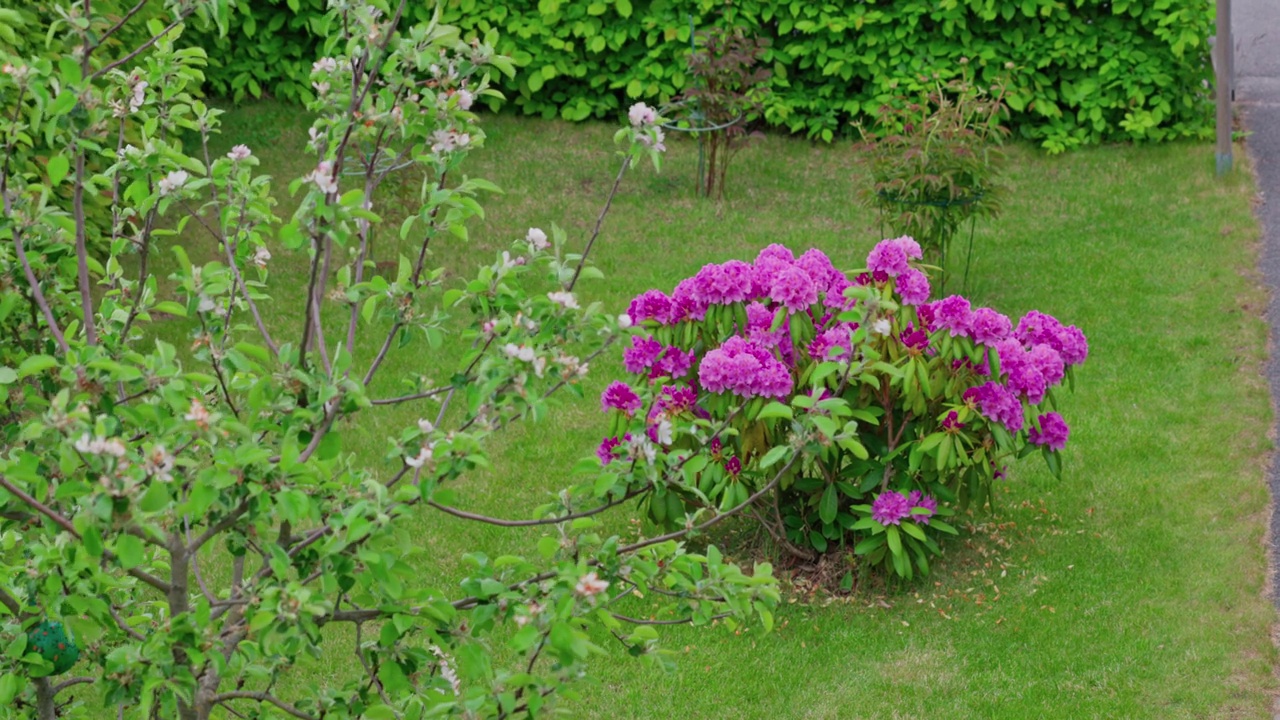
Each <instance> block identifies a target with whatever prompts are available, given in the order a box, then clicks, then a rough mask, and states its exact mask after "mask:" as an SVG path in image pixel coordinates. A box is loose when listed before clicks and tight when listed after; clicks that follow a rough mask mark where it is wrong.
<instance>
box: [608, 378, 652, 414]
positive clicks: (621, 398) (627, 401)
mask: <svg viewBox="0 0 1280 720" xmlns="http://www.w3.org/2000/svg"><path fill="white" fill-rule="evenodd" d="M600 405H601V406H602V407H603V408H604V410H605V412H608V411H609V409H610V408H612V409H614V410H621V411H622V412H624V413H626V414H627V415H635V414H636V411H637V410H639V409H640V408H641V407H642V406H643V405H644V403H643V402H642V401H641V400H640V396H639V395H636V391H635V390H632V389H631V386H630V385H628V384H626V383H624V382H622V381H621V380H615V381H613V383H612V384H610V385H609V387H607V388H605V391H604V392H603V393H601V395H600Z"/></svg>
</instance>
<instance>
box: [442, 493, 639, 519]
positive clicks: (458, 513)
mask: <svg viewBox="0 0 1280 720" xmlns="http://www.w3.org/2000/svg"><path fill="white" fill-rule="evenodd" d="M651 487H652V486H651V485H645V486H643V487H640V488H636V489H633V490H630V491H628V492H627V493H626V494H625V495H623V496H622V497H620V498H618V499H617V500H611V501H610V502H607V503H605V504H604V505H600V506H598V507H594V508H592V509H590V510H583V511H582V512H576V513H572V514H569V515H556V516H555V517H548V518H541V519H536V520H504V519H502V518H496V517H489V516H487V515H478V514H476V513H472V512H467V511H466V510H459V509H458V508H455V507H449V506H448V505H441V504H440V503H437V502H436V501H434V500H428V501H427V505H428V506H429V507H432V508H435V509H436V510H439V511H440V512H443V513H445V514H446V515H452V516H454V517H457V518H462V519H463V520H475V521H477V522H482V523H487V524H489V525H497V526H498V527H533V526H536V525H559V524H560V523H563V522H568V521H570V520H577V519H578V518H584V517H591V516H592V515H599V514H600V513H602V512H604V511H605V510H609V509H610V508H615V507H617V506H619V505H621V504H623V503H625V502H627V501H628V500H631V499H632V498H635V497H637V496H639V495H642V494H644V493H646V492H648V491H649V489H650V488H651Z"/></svg>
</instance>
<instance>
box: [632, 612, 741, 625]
mask: <svg viewBox="0 0 1280 720" xmlns="http://www.w3.org/2000/svg"><path fill="white" fill-rule="evenodd" d="M609 614H610V615H612V616H613V617H614V618H615V619H617V620H621V621H622V622H628V623H631V624H632V625H684V624H686V623H691V622H693V618H691V617H687V618H680V619H679V620H643V619H641V618H633V617H628V616H626V615H619V614H618V613H609ZM732 614H733V613H719V614H717V615H712V616H711V618H710V619H711V620H719V619H721V618H727V617H729V616H730V615H732Z"/></svg>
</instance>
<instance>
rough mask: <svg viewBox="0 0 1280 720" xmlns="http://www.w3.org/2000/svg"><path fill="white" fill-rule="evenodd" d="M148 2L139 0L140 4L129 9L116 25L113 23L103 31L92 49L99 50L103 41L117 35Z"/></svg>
mask: <svg viewBox="0 0 1280 720" xmlns="http://www.w3.org/2000/svg"><path fill="white" fill-rule="evenodd" d="M146 4H147V0H138V4H137V5H134V6H133V8H132V9H131V10H129V12H127V13H125V15H124V17H122V18H120V21H119V22H117V23H116V24H115V25H112V26H111V28H110V29H108V30H107V31H106V32H104V33H102V35H101V36H100V37H99V38H98V42H96V43H94V45H93V48H92V49H94V50H97V49H98V48H100V47H102V44H103V43H105V42H106V41H107V40H108V39H110V37H111V36H112V35H115V34H116V32H117V31H118V30H119V29H120V28H122V27H124V25H125V23H127V22H129V20H130V19H132V18H133V16H134V15H137V14H138V11H140V10H142V8H143V7H145V6H146Z"/></svg>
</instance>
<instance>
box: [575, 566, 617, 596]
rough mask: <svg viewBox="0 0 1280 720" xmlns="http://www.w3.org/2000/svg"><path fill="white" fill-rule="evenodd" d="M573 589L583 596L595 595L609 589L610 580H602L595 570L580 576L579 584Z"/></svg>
mask: <svg viewBox="0 0 1280 720" xmlns="http://www.w3.org/2000/svg"><path fill="white" fill-rule="evenodd" d="M573 589H574V592H576V593H578V594H579V595H581V596H582V597H593V596H596V595H599V594H600V593H602V592H604V591H605V590H608V589H609V582H608V581H607V580H601V579H600V578H599V577H598V576H597V575H596V574H595V573H594V572H589V573H587V574H586V575H583V576H582V577H580V578H578V584H577V585H575V586H574V588H573Z"/></svg>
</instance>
